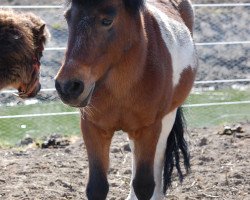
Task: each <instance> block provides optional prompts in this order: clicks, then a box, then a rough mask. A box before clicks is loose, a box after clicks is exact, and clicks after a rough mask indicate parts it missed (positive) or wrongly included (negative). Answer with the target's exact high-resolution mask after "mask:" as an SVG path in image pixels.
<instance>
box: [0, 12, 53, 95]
mask: <svg viewBox="0 0 250 200" xmlns="http://www.w3.org/2000/svg"><path fill="white" fill-rule="evenodd" d="M48 37H49V32H48V30H47V28H45V23H44V21H43V20H41V19H40V18H39V17H37V16H36V15H34V14H32V13H18V12H14V11H13V10H5V9H0V90H1V89H3V88H6V87H14V88H16V89H18V91H19V96H20V97H22V98H25V97H33V96H35V95H36V94H37V93H38V92H39V90H40V88H41V85H40V83H39V72H40V59H41V57H42V52H43V50H44V45H45V42H46V40H47V39H48Z"/></svg>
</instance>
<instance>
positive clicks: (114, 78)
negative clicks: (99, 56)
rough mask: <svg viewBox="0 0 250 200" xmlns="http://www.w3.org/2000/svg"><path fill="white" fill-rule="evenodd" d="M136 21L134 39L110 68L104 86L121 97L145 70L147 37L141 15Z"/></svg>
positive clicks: (138, 79)
mask: <svg viewBox="0 0 250 200" xmlns="http://www.w3.org/2000/svg"><path fill="white" fill-rule="evenodd" d="M140 18H141V20H140V22H137V23H139V24H137V25H138V30H137V31H135V32H136V35H135V38H136V39H135V40H134V41H133V42H131V44H130V45H129V48H128V49H126V50H124V54H123V55H122V57H121V59H120V60H119V62H118V63H117V64H116V65H115V66H113V67H112V69H111V70H110V72H109V74H108V77H107V80H106V86H107V87H108V89H109V90H110V91H111V92H112V93H113V94H114V95H115V96H116V97H123V96H124V95H126V94H128V93H129V91H130V89H131V88H132V87H133V86H134V85H135V84H136V83H138V81H140V79H141V78H142V76H143V73H144V70H145V63H146V54H147V45H148V44H147V42H148V41H147V37H146V33H145V30H144V28H143V26H144V25H143V20H142V16H141V17H140Z"/></svg>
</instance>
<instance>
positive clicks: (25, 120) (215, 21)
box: [0, 3, 250, 137]
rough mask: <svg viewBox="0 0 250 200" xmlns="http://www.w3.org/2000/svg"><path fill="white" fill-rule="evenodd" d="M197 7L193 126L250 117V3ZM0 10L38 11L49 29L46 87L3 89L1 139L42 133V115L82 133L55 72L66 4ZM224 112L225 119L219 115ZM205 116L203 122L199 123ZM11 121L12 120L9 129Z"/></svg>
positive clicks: (53, 126) (51, 127)
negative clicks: (32, 95)
mask: <svg viewBox="0 0 250 200" xmlns="http://www.w3.org/2000/svg"><path fill="white" fill-rule="evenodd" d="M193 6H194V9H195V14H196V20H195V31H194V40H195V42H196V46H197V52H198V57H199V72H198V75H197V80H196V82H195V89H194V93H193V97H192V95H191V98H190V99H191V100H189V101H188V102H187V103H186V105H185V106H184V107H185V108H186V109H188V113H189V114H188V116H189V118H190V121H191V123H193V125H194V126H197V125H201V126H202V125H206V124H207V122H206V120H207V121H208V122H209V121H211V119H213V120H214V119H217V118H218V119H219V120H218V123H219V122H224V121H230V120H232V121H238V120H239V121H241V120H249V113H250V105H249V104H250V91H249V85H250V84H249V82H250V64H249V58H250V46H249V45H250V38H249V35H250V29H249V27H250V18H249V16H250V3H227V4H194V5H193ZM0 8H12V9H18V10H20V11H24V12H27V11H31V12H34V13H35V14H37V15H38V16H40V17H41V18H43V19H44V21H46V23H47V26H48V28H49V30H50V32H51V40H50V41H49V43H48V45H47V47H46V49H45V52H44V57H43V59H42V71H41V83H42V88H43V89H42V90H41V94H39V95H38V97H37V99H35V100H28V101H20V99H18V98H16V97H15V96H13V95H12V93H13V91H3V92H1V93H0V98H1V101H0V102H1V104H0V105H1V106H0V110H1V116H0V120H1V128H0V137H1V135H5V134H9V133H10V132H20V133H22V134H30V135H32V134H35V133H36V132H41V131H42V130H44V129H45V128H44V127H41V129H39V127H40V125H39V123H38V122H37V119H34V120H33V118H38V117H40V118H39V121H40V120H43V121H44V123H45V124H47V126H48V127H47V129H46V131H45V132H49V133H51V132H60V133H62V134H65V133H68V134H69V133H74V132H79V128H78V126H77V127H75V124H77V125H78V123H76V122H75V121H76V120H78V121H79V112H78V111H77V110H75V109H73V108H69V107H65V106H64V105H62V104H61V103H60V100H59V98H58V96H57V94H56V92H55V89H54V76H55V75H56V73H57V71H58V69H59V67H60V65H61V61H62V59H63V55H64V52H65V49H66V48H65V47H66V43H67V37H68V32H67V25H66V22H65V20H64V18H63V14H62V13H63V9H64V6H61V5H39V6H34V5H18V6H9V5H2V6H0ZM204 88H205V89H204ZM204 93H205V94H204ZM206 95H208V96H207V98H205V99H204V98H203V96H205V97H206ZM226 112H228V113H227V114H226ZM213 113H214V115H213ZM222 114H223V116H224V117H223V116H222V117H221V116H220V115H222ZM204 116H206V117H210V118H208V119H207V118H204ZM228 116H229V117H228ZM232 116H233V117H232ZM76 117H77V118H76ZM202 118H204V119H203V121H204V122H203V123H201V122H200V121H202V120H201V119H202ZM35 121H36V122H35ZM66 122H67V123H66ZM68 122H72V124H73V125H72V124H71V123H68ZM2 124H4V125H3V126H2ZM10 124H12V125H11V126H13V124H14V127H12V128H11V129H10V128H9V127H10ZM34 124H35V125H36V126H34ZM23 125H25V126H23ZM23 127H25V128H23ZM37 127H38V128H37Z"/></svg>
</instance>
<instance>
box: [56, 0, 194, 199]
mask: <svg viewBox="0 0 250 200" xmlns="http://www.w3.org/2000/svg"><path fill="white" fill-rule="evenodd" d="M65 18H66V20H67V23H68V27H69V39H68V46H67V52H66V55H65V60H64V63H63V65H62V67H61V68H60V70H59V72H58V74H57V76H56V82H55V86H56V89H57V91H58V93H59V95H60V97H61V99H62V101H63V102H64V103H66V104H68V105H70V106H74V107H79V108H80V110H81V113H82V117H81V128H82V134H83V139H84V141H85V145H86V148H87V153H88V158H89V182H88V186H87V191H86V192H87V197H88V199H90V200H103V199H105V198H106V196H107V193H108V190H109V186H108V181H107V171H108V167H109V149H110V144H111V139H112V136H113V134H114V132H115V131H117V130H123V131H124V132H127V133H128V136H129V139H130V145H131V149H132V153H133V162H132V166H133V170H132V181H131V191H130V194H129V197H128V199H131V200H135V199H139V200H149V199H154V200H159V199H161V198H163V194H164V192H166V189H167V187H168V186H169V184H170V182H171V173H172V171H173V167H174V166H176V167H177V170H178V172H179V176H180V178H181V179H182V173H181V168H180V164H179V156H180V154H182V155H183V158H184V164H185V167H186V168H187V169H188V168H189V154H188V151H187V146H186V143H185V140H184V137H183V132H184V126H183V121H182V114H181V112H180V109H179V107H180V106H181V104H182V103H183V102H184V100H185V99H186V98H187V96H188V94H189V92H190V90H191V87H192V85H193V82H194V79H195V74H196V68H197V59H196V53H195V47H194V43H193V40H192V30H193V20H194V18H193V10H192V7H191V4H190V2H189V0H176V1H175V0H173V1H170V0H154V1H147V2H144V1H143V0H72V1H71V2H69V9H68V10H67V11H66V12H65Z"/></svg>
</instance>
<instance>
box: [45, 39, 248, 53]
mask: <svg viewBox="0 0 250 200" xmlns="http://www.w3.org/2000/svg"><path fill="white" fill-rule="evenodd" d="M240 44H250V41H231V42H197V43H195V45H196V46H216V45H240ZM65 50H66V47H48V48H45V51H65Z"/></svg>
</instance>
